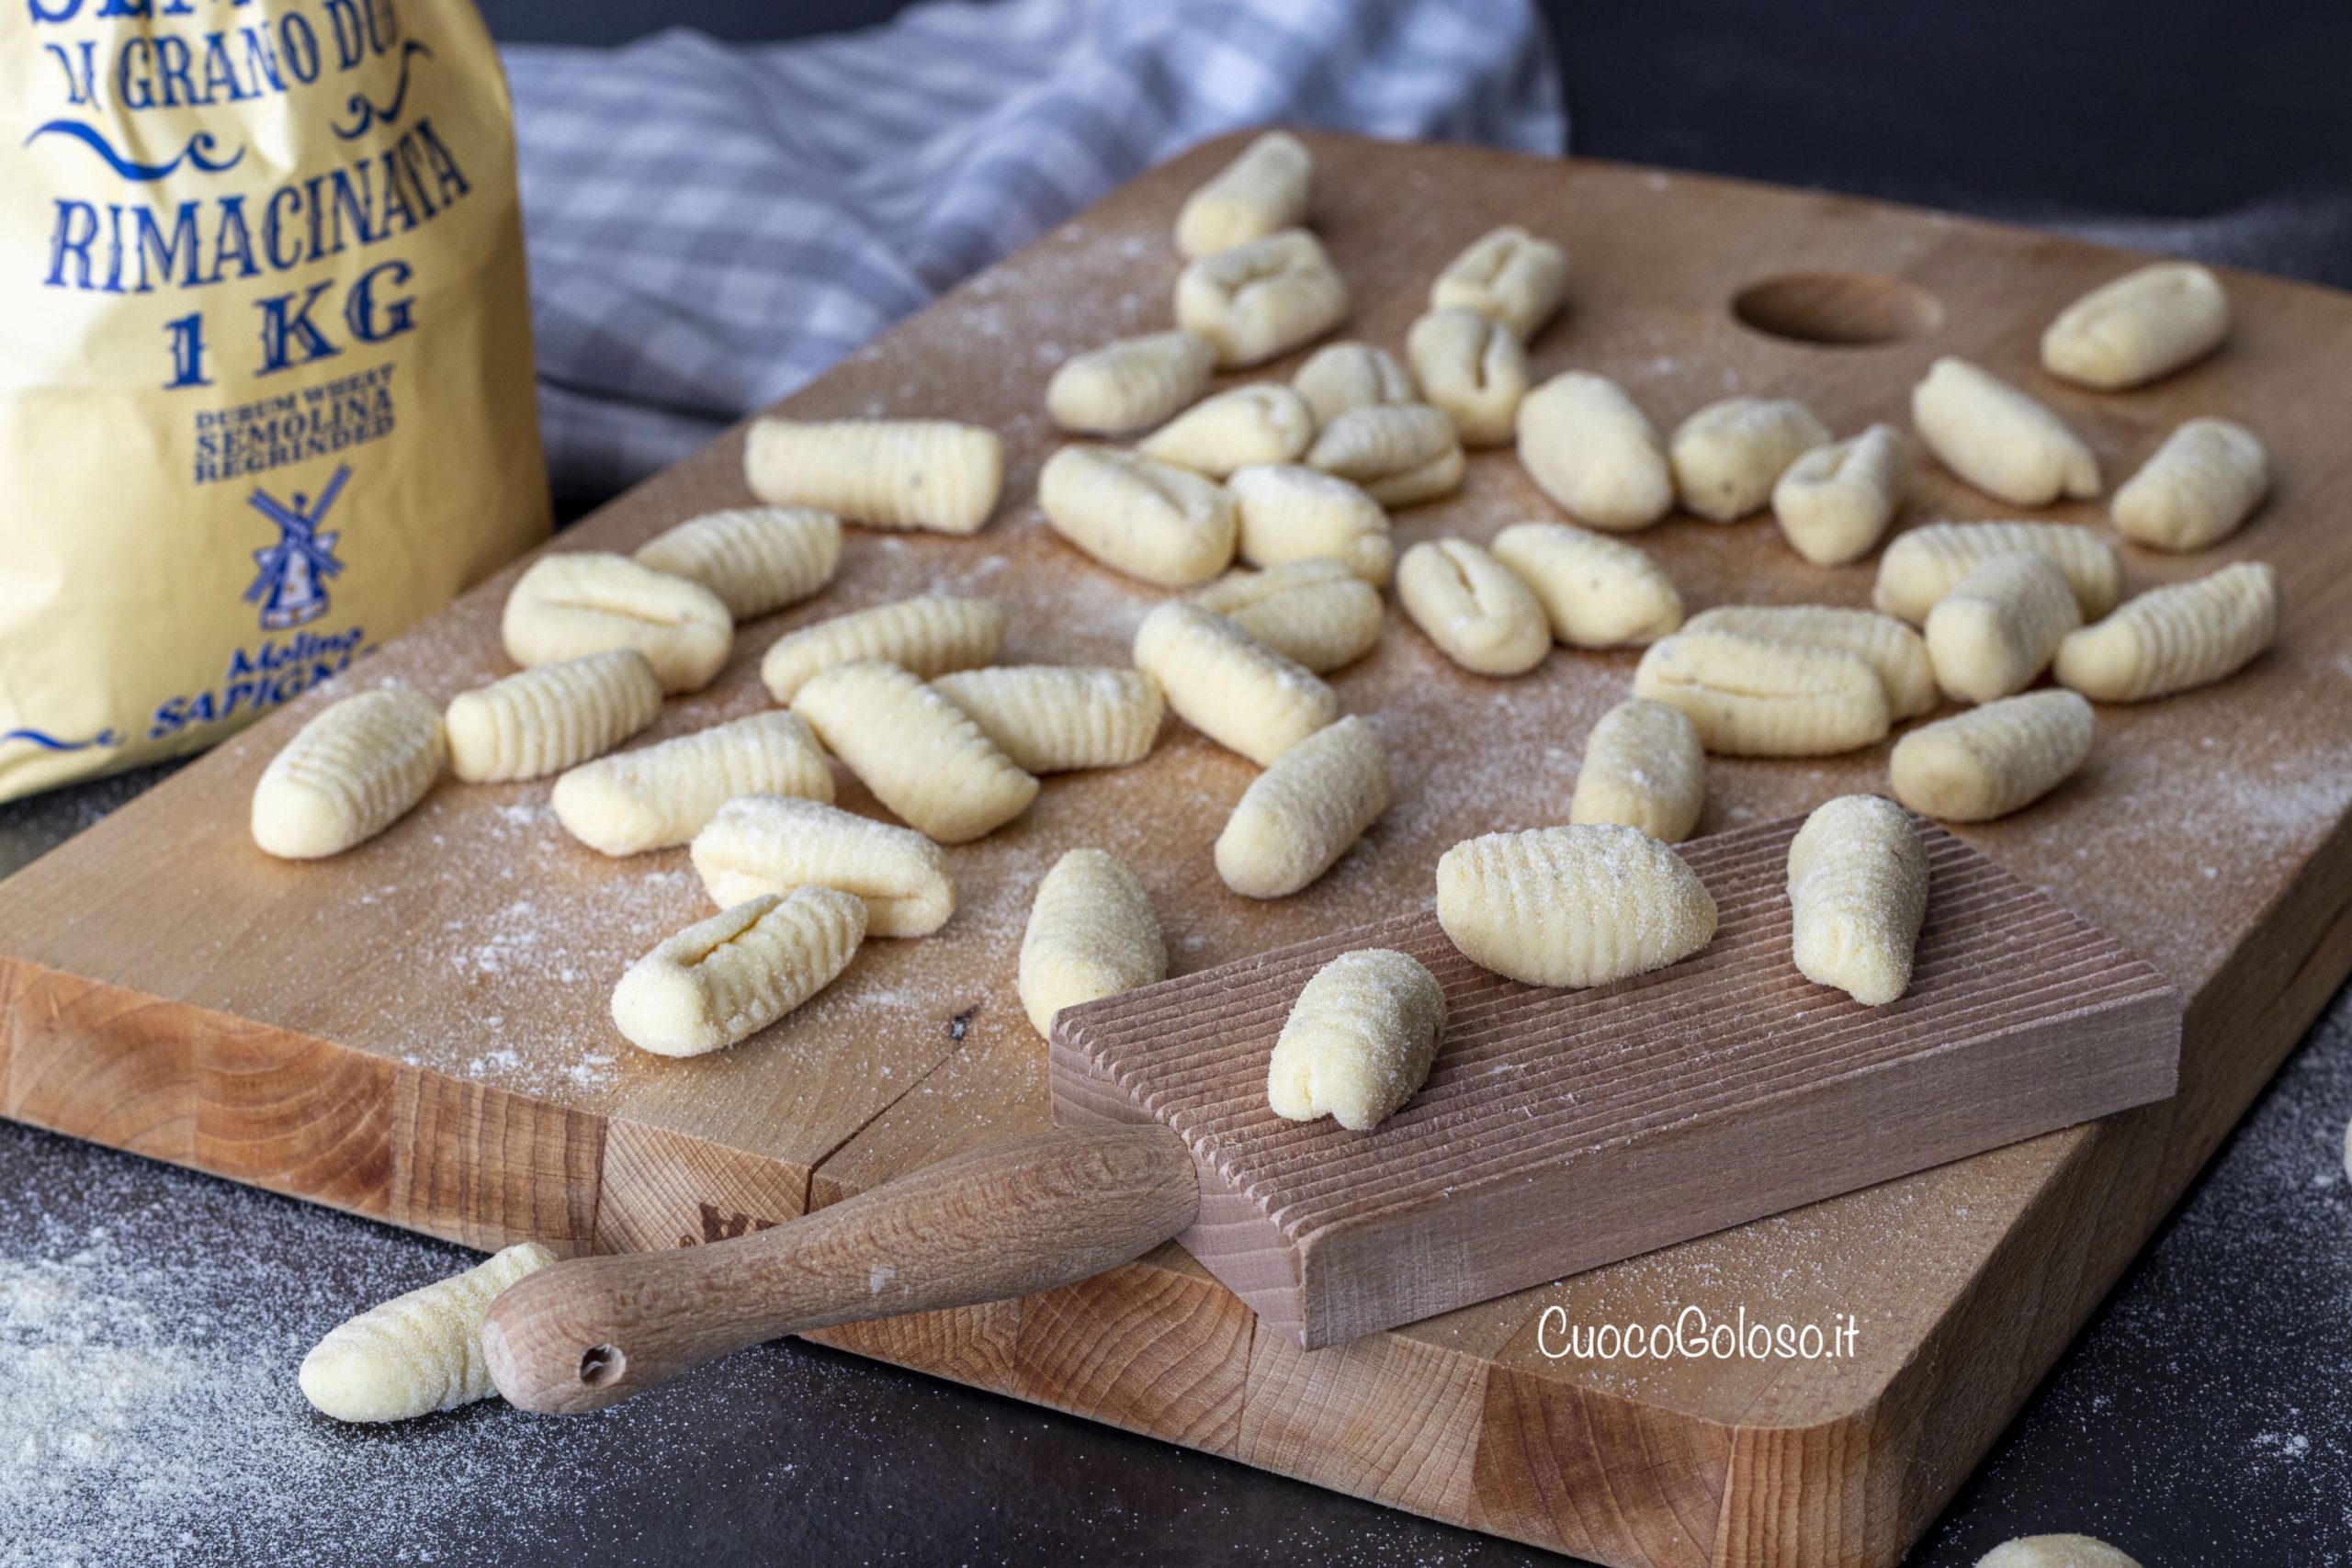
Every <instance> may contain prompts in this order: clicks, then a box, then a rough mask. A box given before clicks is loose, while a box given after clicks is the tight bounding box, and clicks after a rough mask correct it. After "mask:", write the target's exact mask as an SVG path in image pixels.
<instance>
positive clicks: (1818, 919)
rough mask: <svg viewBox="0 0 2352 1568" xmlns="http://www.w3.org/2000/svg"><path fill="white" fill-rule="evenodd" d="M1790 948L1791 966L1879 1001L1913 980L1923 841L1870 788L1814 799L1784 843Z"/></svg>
mask: <svg viewBox="0 0 2352 1568" xmlns="http://www.w3.org/2000/svg"><path fill="white" fill-rule="evenodd" d="M1789 908H1790V913H1791V922H1790V934H1789V941H1790V955H1791V956H1792V958H1793V959H1794V960H1795V962H1796V966H1797V973H1798V974H1800V975H1803V976H1804V977H1805V978H1806V979H1808V980H1810V981H1812V982H1813V983H1814V984H1815V985H1816V986H1835V987H1837V988H1838V989H1839V990H1841V991H1843V992H1845V993H1846V994H1847V995H1848V996H1849V997H1851V998H1854V999H1855V1000H1856V1001H1858V1002H1860V1003H1861V1004H1862V1005H1863V1006H1864V1007H1870V1008H1881V1007H1885V1006H1887V1005H1888V1004H1889V1003H1891V1002H1894V1001H1895V1000H1897V999H1899V998H1901V997H1902V995H1903V993H1904V992H1905V991H1907V990H1909V989H1910V988H1911V963H1912V957H1913V954H1914V953H1916V952H1917V948H1918V945H1919V928H1920V927H1921V926H1922V925H1924V924H1926V923H1927V919H1928V846H1927V845H1926V843H1924V842H1923V841H1922V840H1920V838H1919V829H1917V827H1916V826H1914V825H1913V823H1912V821H1911V818H1910V816H1909V814H1908V813H1906V812H1905V811H1904V809H1903V808H1902V807H1899V806H1897V805H1895V804H1894V802H1893V801H1891V800H1886V799H1883V798H1882V797H1880V796H1878V795H1839V796H1838V798H1837V799H1835V800H1832V801H1830V802H1828V803H1827V804H1826V805H1824V806H1821V807H1816V808H1815V810H1814V812H1813V814H1812V815H1811V816H1809V817H1807V818H1805V819H1804V827H1802V828H1800V829H1797V835H1796V837H1795V838H1794V839H1793V840H1791V841H1790V844H1789Z"/></svg>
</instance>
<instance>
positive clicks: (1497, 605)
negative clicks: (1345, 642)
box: [1397, 539, 1552, 675]
mask: <svg viewBox="0 0 2352 1568" xmlns="http://www.w3.org/2000/svg"><path fill="white" fill-rule="evenodd" d="M1397 601H1398V603H1400V604H1403V605H1404V606H1405V614H1407V615H1410V616H1411V617H1412V618H1413V624H1414V625H1415V626H1419V627H1420V628H1421V631H1422V632H1423V634H1425V635H1426V636H1427V637H1429V639H1430V641H1431V642H1433V643H1435V644H1437V647H1438V651H1439V652H1441V653H1442V654H1444V655H1445V656H1446V657H1447V658H1448V659H1451V660H1453V661H1454V662H1455V663H1456V664H1459V665H1461V666H1462V668H1464V670H1468V671H1474V672H1475V673H1477V674H1480V675H1520V674H1524V673H1525V672H1526V671H1530V670H1532V669H1534V668H1535V667H1536V666H1537V665H1538V664H1541V663H1542V662H1543V661H1544V655H1545V654H1546V653H1549V652H1550V651H1551V650H1552V626H1551V622H1550V621H1549V620H1548V619H1547V618H1546V616H1545V614H1544V603H1543V601H1542V600H1540V599H1538V598H1536V596H1535V591H1534V590H1533V589H1532V588H1530V587H1528V586H1527V584H1526V582H1525V581H1523V580H1522V579H1521V577H1520V576H1519V575H1518V574H1517V573H1516V572H1514V571H1512V570H1510V568H1509V567H1507V566H1505V565H1503V564H1502V563H1501V562H1500V561H1498V560H1497V559H1495V558H1494V557H1493V556H1490V555H1488V554H1487V552H1486V551H1485V550H1482V549H1480V548H1479V547H1477V546H1476V545H1474V544H1472V543H1471V542H1470V541H1469V540H1467V539H1434V540H1424V541H1423V542H1422V543H1420V544H1418V545H1415V546H1414V547H1412V548H1411V549H1409V550H1407V551H1406V552H1405V558H1404V559H1403V560H1402V561H1401V562H1399V563H1398V564H1397Z"/></svg>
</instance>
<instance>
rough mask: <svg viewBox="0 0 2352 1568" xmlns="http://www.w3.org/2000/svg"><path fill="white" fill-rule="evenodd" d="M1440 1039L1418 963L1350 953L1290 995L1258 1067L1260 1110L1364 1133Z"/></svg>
mask: <svg viewBox="0 0 2352 1568" xmlns="http://www.w3.org/2000/svg"><path fill="white" fill-rule="evenodd" d="M1444 1036H1445V991H1444V988H1443V987H1441V986H1439V984H1438V983H1437V976H1434V975H1432V974H1430V972H1429V970H1428V968H1427V967H1426V966H1425V965H1423V964H1421V962H1420V961H1419V959H1416V958H1414V957H1412V956H1411V955H1410V954H1408V953H1398V952H1397V951H1396V950H1395V949H1393V948H1385V947H1366V948H1358V949H1357V950H1356V951H1354V952H1352V953H1341V954H1340V956H1339V957H1337V958H1334V959H1333V960H1331V962H1330V963H1329V964H1325V965H1323V967H1322V968H1320V969H1317V971H1316V972H1315V974H1314V975H1313V976H1311V977H1310V978H1309V979H1308V980H1307V982H1306V985H1305V986H1303V987H1300V988H1299V993H1298V999H1297V1000H1296V1001H1295V1002H1293V1003H1292V1004H1291V1010H1290V1015H1289V1016H1288V1017H1287V1018H1285V1019H1284V1020H1283V1031H1282V1033H1281V1034H1280V1035H1278V1036H1277V1037H1276V1038H1275V1040H1274V1049H1273V1052H1272V1055H1270V1056H1269V1057H1268V1058H1267V1061H1266V1106H1267V1109H1268V1110H1270V1111H1272V1112H1273V1113H1274V1114H1275V1115H1277V1116H1279V1117H1281V1118H1283V1120H1284V1121H1286V1122H1316V1121H1320V1120H1321V1119H1322V1118H1324V1117H1326V1116H1329V1117H1330V1118H1331V1119H1332V1120H1333V1121H1334V1122H1338V1123H1339V1124H1340V1126H1342V1127H1345V1128H1346V1129H1347V1130H1348V1131H1349V1132H1351V1133H1366V1132H1370V1131H1371V1130H1372V1129H1373V1128H1374V1127H1377V1126H1378V1125H1380V1123H1381V1122H1385V1121H1386V1120H1387V1119H1388V1118H1389V1117H1390V1116H1391V1115H1393V1114H1395V1113H1396V1112H1397V1111H1398V1110H1400V1109H1402V1108H1403V1106H1404V1104H1405V1102H1406V1101H1407V1100H1410V1099H1412V1098H1413V1096H1414V1095H1416V1094H1418V1093H1419V1092H1420V1088H1421V1085H1422V1084H1424V1083H1426V1082H1428V1081H1429V1076H1430V1066H1432V1065H1434V1064H1435V1062H1436V1061H1437V1051H1438V1046H1439V1044H1440V1043H1442V1040H1443V1039H1444Z"/></svg>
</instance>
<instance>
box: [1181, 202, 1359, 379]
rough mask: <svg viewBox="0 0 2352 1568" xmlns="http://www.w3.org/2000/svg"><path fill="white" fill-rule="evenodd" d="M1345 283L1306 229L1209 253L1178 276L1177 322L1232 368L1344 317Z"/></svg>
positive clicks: (1250, 362)
mask: <svg viewBox="0 0 2352 1568" xmlns="http://www.w3.org/2000/svg"><path fill="white" fill-rule="evenodd" d="M1347 314H1348V286H1347V284H1346V282H1345V281H1344V280H1342V279H1341V278H1340V274H1339V270H1338V269H1337V268H1335V267H1334V266H1332V265H1331V258H1330V257H1329V256H1327V255H1325V254H1323V246H1322V245H1321V243H1318V242H1317V240H1316V238H1315V236H1314V235H1312V234H1310V233H1308V232H1307V231H1306V230H1304V229H1284V230H1283V231H1280V232H1278V233H1273V234H1269V235H1267V236H1266V237H1265V238H1264V239H1262V240H1252V241H1250V243H1248V244H1244V245H1238V246H1236V247H1235V248H1234V249H1232V250H1229V251H1221V252H1219V253H1218V254H1216V255H1213V256H1204V257H1203V258H1201V259H1200V260H1198V261H1195V262H1193V264H1192V265H1189V266H1187V267H1186V268H1185V269H1184V271H1183V273H1182V275H1181V276H1179V277H1178V278H1177V279H1176V324H1177V325H1178V326H1180V327H1182V328H1183V329H1184V330H1185V331H1186V332H1190V333H1199V334H1200V335H1201V336H1203V337H1204V338H1206V339H1208V341H1209V343H1210V344H1212V345H1213V346H1214V347H1215V348H1216V358H1217V363H1218V364H1219V365H1221V366H1224V367H1226V368H1227V369H1238V368H1240V367H1244V366H1250V365H1258V364H1261V363H1263V362H1264V361H1266V360H1269V359H1272V358H1273V357H1274V356H1275V355H1278V354H1283V353H1285V352H1287V351H1288V350H1290V349H1294V348H1296V347H1297V346H1298V345H1299V344H1303V343H1306V341H1307V340H1309V339H1310V338H1317V337H1320V336H1322V335H1323V334H1324V333H1327V332H1329V331H1330V330H1331V329H1332V328H1333V327H1336V326H1338V325H1339V324H1340V322H1341V321H1345V320H1346V319H1347Z"/></svg>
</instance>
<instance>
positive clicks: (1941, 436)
mask: <svg viewBox="0 0 2352 1568" xmlns="http://www.w3.org/2000/svg"><path fill="white" fill-rule="evenodd" d="M1911 423H1913V424H1915V425H1917V427H1918V430H1919V435H1920V438H1921V439H1922V440H1924V441H1926V442H1927V444H1928V450H1929V451H1931V452H1933V453H1934V454H1935V455H1936V457H1938V459H1939V460H1940V461H1941V462H1942V463H1943V466H1944V467H1945V468H1950V469H1951V471H1952V472H1953V473H1955V474H1958V475H1959V476H1960V477H1961V479H1963V480H1965V481H1966V482H1967V483H1969V484H1971V485H1973V486H1974V487H1976V488H1977V489H1978V490H1981V491H1984V492H1985V494H1987V495H1991V496H1997V497H1999V498H2000V499H2001V500H2003V501H2006V502H2009V503H2010V504H2011V505H2013V506H2047V505H2049V504H2050V503H2051V502H2054V501H2058V500H2061V499H2066V500H2072V501H2087V500H2089V499H2090V498H2091V497H2093V496H2096V495H2097V494H2098V490H2099V479H2098V458H2097V457H2093V456H2092V455H2091V449H2090V448H2089V447H2088V446H2084V445H2083V441H2082V438H2081V437H2080V436H2078V435H2076V434H2075V433H2074V432H2073V431H2072V430H2069V429H2068V428H2067V427H2066V422H2065V421H2064V420H2062V419H2060V418H2059V417H2058V416H2057V415H2056V414H2054V413H2052V412H2051V411H2050V410H2049V409H2048V408H2046V407H2044V406H2043V405H2042V404H2041V403H2040V402H2037V401H2036V400H2034V399H2033V398H2031V397H2030V396H2029V395H2027V394H2026V393H2024V392H2021V391H2019V390H2018V389H2017V388H2015V387H2012V386H2010V385H2009V384H2008V383H2007V381H2004V380H2002V379H2000V378H1998V377H1996V376H1995V375H1993V374H1992V373H1991V372H1989V371H1986V370H1983V369H1980V368H1978V367H1976V366H1973V365H1971V364H1970V363H1969V362H1968V361H1966V360H1964V359H1955V358H1952V357H1951V355H1946V356H1944V357H1943V358H1941V359H1939V360H1937V361H1936V362H1935V363H1934V364H1933V365H1931V366H1929V367H1928V375H1927V378H1926V379H1925V380H1923V381H1921V382H1920V383H1919V384H1918V385H1917V386H1916V387H1914V388H1912V389H1911Z"/></svg>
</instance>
